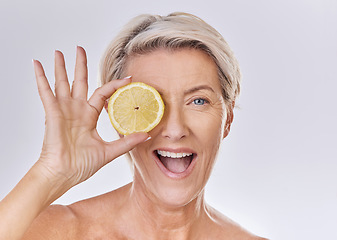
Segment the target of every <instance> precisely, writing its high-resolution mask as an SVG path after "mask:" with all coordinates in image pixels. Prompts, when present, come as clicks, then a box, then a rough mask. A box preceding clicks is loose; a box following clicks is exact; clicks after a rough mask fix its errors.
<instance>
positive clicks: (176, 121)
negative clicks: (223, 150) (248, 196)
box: [126, 49, 226, 206]
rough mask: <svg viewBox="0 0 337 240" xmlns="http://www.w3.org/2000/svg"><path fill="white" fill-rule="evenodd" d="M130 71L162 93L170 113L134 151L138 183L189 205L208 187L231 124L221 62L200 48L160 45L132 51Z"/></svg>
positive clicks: (161, 197)
mask: <svg viewBox="0 0 337 240" xmlns="http://www.w3.org/2000/svg"><path fill="white" fill-rule="evenodd" d="M126 74H127V75H132V76H133V81H134V82H144V83H146V84H148V85H151V86H153V87H154V88H156V89H157V90H158V92H159V93H160V94H161V96H162V98H163V101H164V104H165V113H164V116H163V119H162V120H161V122H160V123H159V125H158V126H156V127H155V128H154V129H153V130H152V131H150V132H149V134H150V136H151V137H152V138H151V140H149V141H147V142H145V143H142V144H140V145H138V146H137V147H136V148H134V149H133V150H132V151H131V152H130V154H131V156H132V158H133V160H134V183H135V186H138V187H140V188H142V189H141V190H142V192H144V193H146V195H147V196H149V197H150V198H151V199H152V201H159V202H161V203H165V204H168V205H170V206H183V205H185V204H187V203H188V202H190V201H192V200H193V199H195V198H196V197H197V196H198V195H199V194H200V193H201V192H202V190H203V188H204V186H205V185H206V182H207V180H208V178H209V176H210V173H211V170H212V168H213V166H214V163H215V159H216V156H217V153H218V149H219V146H220V142H221V140H222V139H223V137H224V129H225V128H226V106H225V103H224V100H223V97H222V91H221V86H220V83H219V80H218V73H217V67H216V65H215V63H214V62H213V60H212V58H210V57H209V56H208V55H207V54H205V53H204V52H202V51H200V50H193V49H179V50H171V51H170V50H165V49H160V50H155V51H153V52H150V53H147V54H144V55H135V56H132V57H131V58H130V59H129V61H128V64H127V68H126Z"/></svg>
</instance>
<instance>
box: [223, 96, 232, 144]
mask: <svg viewBox="0 0 337 240" xmlns="http://www.w3.org/2000/svg"><path fill="white" fill-rule="evenodd" d="M234 106H235V101H233V102H232V104H231V105H230V106H229V109H228V110H227V119H226V123H225V130H224V133H223V139H224V138H225V137H227V136H228V134H229V132H230V130H231V125H232V122H233V119H234V113H233V108H234Z"/></svg>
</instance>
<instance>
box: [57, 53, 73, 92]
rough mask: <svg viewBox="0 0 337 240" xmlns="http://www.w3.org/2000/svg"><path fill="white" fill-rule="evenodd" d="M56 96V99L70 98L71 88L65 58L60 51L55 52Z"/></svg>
mask: <svg viewBox="0 0 337 240" xmlns="http://www.w3.org/2000/svg"><path fill="white" fill-rule="evenodd" d="M55 95H56V97H69V96H70V86H69V82H68V77H67V71H66V65H65V62H64V56H63V53H62V52H60V51H58V50H56V51H55Z"/></svg>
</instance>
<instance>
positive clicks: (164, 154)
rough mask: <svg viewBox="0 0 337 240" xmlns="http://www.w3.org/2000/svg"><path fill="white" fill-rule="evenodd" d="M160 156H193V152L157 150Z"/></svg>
mask: <svg viewBox="0 0 337 240" xmlns="http://www.w3.org/2000/svg"><path fill="white" fill-rule="evenodd" d="M157 152H158V154H159V155H160V156H163V157H170V158H182V157H188V156H191V155H192V153H174V152H166V151H160V150H158V151H157Z"/></svg>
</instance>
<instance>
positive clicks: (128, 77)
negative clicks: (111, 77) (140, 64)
mask: <svg viewBox="0 0 337 240" xmlns="http://www.w3.org/2000/svg"><path fill="white" fill-rule="evenodd" d="M130 78H132V76H127V77H125V78H123V80H126V79H130Z"/></svg>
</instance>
